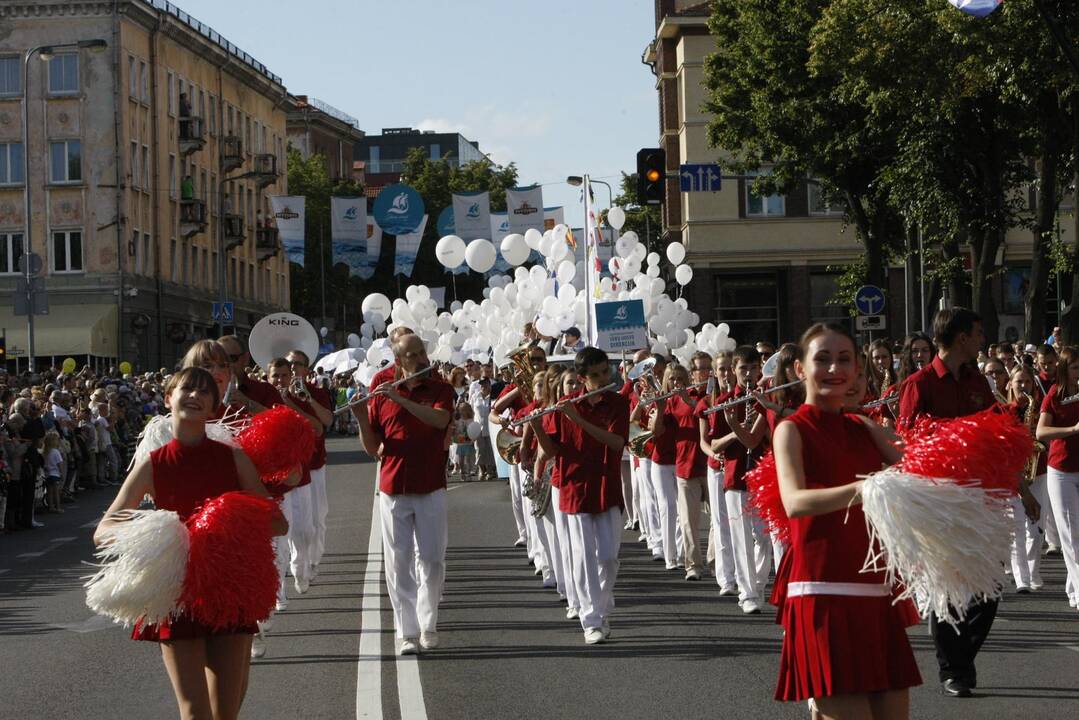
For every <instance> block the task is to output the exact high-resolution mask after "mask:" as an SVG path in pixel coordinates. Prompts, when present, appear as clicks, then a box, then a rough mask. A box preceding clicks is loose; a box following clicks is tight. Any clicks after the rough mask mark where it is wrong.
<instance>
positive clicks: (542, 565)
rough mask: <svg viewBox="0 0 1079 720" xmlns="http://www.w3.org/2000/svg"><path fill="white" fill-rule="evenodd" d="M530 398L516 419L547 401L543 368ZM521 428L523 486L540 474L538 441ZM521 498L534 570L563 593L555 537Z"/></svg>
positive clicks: (547, 585)
mask: <svg viewBox="0 0 1079 720" xmlns="http://www.w3.org/2000/svg"><path fill="white" fill-rule="evenodd" d="M532 398H533V400H532V402H530V403H528V404H527V405H525V406H524V407H523V408H521V409H520V411H518V413H517V417H516V418H515V419H517V420H520V419H521V418H524V417H526V416H527V415H528V414H530V413H532V412H535V411H537V410H540V409H542V408H544V407H547V405H548V404H549V403H548V396H547V371H546V370H544V371H543V372H538V373H536V374H535V375H533V376H532ZM521 431H522V432H521V457H520V460H521V462H520V464H519V465H518V471H519V472H520V473H521V478H522V480H521V487H522V489H524V488H526V487H529V486H533V484H534V483H537V482H539V480H540V478H539V476H535V475H533V473H534V472H535V469H536V450H537V445H538V443H537V440H536V436H535V434H534V433H533V432H532V431H531V428H530V427H529V426H528V425H527V424H525V425H523V426H521ZM521 502H522V505H521V508H522V511H523V512H524V517H525V524H526V525H527V526H528V539H529V543H528V556H529V558H531V560H532V564H533V565H534V566H535V568H536V574H537V575H539V576H541V577H542V578H543V587H545V588H557V589H558V593H559V594H560V595H565V585H564V584H563V582H562V578H561V573H562V567H561V564H557V565H556V563H555V561H554V558H555V555H556V553H557V549H558V538H557V537H554V538H551V537H549V536H548V534H547V524H546V523H544V522H543V519H542V518H537V517H536V514H535V507H534V506H533V504H532V500H531V498H529V497H527V496H524V495H523V494H522V498H521ZM552 540H553V543H552Z"/></svg>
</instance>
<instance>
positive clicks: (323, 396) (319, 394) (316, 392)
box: [304, 383, 334, 470]
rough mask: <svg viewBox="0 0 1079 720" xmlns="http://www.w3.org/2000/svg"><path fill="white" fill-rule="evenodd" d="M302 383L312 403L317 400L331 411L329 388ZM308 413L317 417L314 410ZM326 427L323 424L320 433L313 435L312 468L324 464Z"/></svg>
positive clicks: (315, 468)
mask: <svg viewBox="0 0 1079 720" xmlns="http://www.w3.org/2000/svg"><path fill="white" fill-rule="evenodd" d="M304 385H306V386H307V392H309V393H311V401H312V405H313V404H314V403H316V402H317V403H318V404H319V405H321V406H322V407H324V408H326V409H327V410H329V411H331V412H332V411H333V407H334V401H333V396H332V395H330V392H329V390H324V389H323V388H321V387H319V386H318V385H312V384H311V383H304ZM304 412H307V410H304ZM309 414H310V415H311V417H313V418H315V419H316V420H317V419H318V415H316V414H315V413H314V412H310V413H309ZM326 427H327V426H326V425H323V426H322V434H321V435H316V436H315V454H314V455H312V456H311V469H312V470H318V469H319V468H322V467H325V466H326Z"/></svg>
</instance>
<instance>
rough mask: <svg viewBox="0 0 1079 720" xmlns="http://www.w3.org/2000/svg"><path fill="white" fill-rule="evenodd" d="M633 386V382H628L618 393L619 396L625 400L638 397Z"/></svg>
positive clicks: (623, 384)
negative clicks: (633, 396)
mask: <svg viewBox="0 0 1079 720" xmlns="http://www.w3.org/2000/svg"><path fill="white" fill-rule="evenodd" d="M633 385H634V383H633V381H632V380H626V381H625V382H624V383H622V389H621V390H619V391H618V394H619V395H621V396H622V397H624V398H628V397H630V396H632V395H636V394H637V393H635V392H634V391H633Z"/></svg>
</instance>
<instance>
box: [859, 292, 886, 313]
mask: <svg viewBox="0 0 1079 720" xmlns="http://www.w3.org/2000/svg"><path fill="white" fill-rule="evenodd" d="M854 307H856V308H857V309H858V312H859V313H861V314H862V315H879V314H880V313H881V312H883V310H884V291H883V290H881V289H880V288H879V287H877V286H876V285H863V286H862V287H860V288H858V292H857V294H855V296H854Z"/></svg>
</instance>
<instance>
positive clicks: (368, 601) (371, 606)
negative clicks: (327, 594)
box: [356, 494, 382, 720]
mask: <svg viewBox="0 0 1079 720" xmlns="http://www.w3.org/2000/svg"><path fill="white" fill-rule="evenodd" d="M381 575H382V532H381V528H380V527H379V509H378V495H377V494H376V495H375V496H374V505H373V507H372V509H371V533H370V535H369V536H368V539H367V567H366V569H365V570H364V574H363V600H362V604H361V605H360V608H361V609H360V627H361V630H360V648H359V656H358V658H357V662H356V718H357V720H363V719H364V718H367V719H368V720H382V594H381V587H380V585H379V578H380V577H381Z"/></svg>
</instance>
